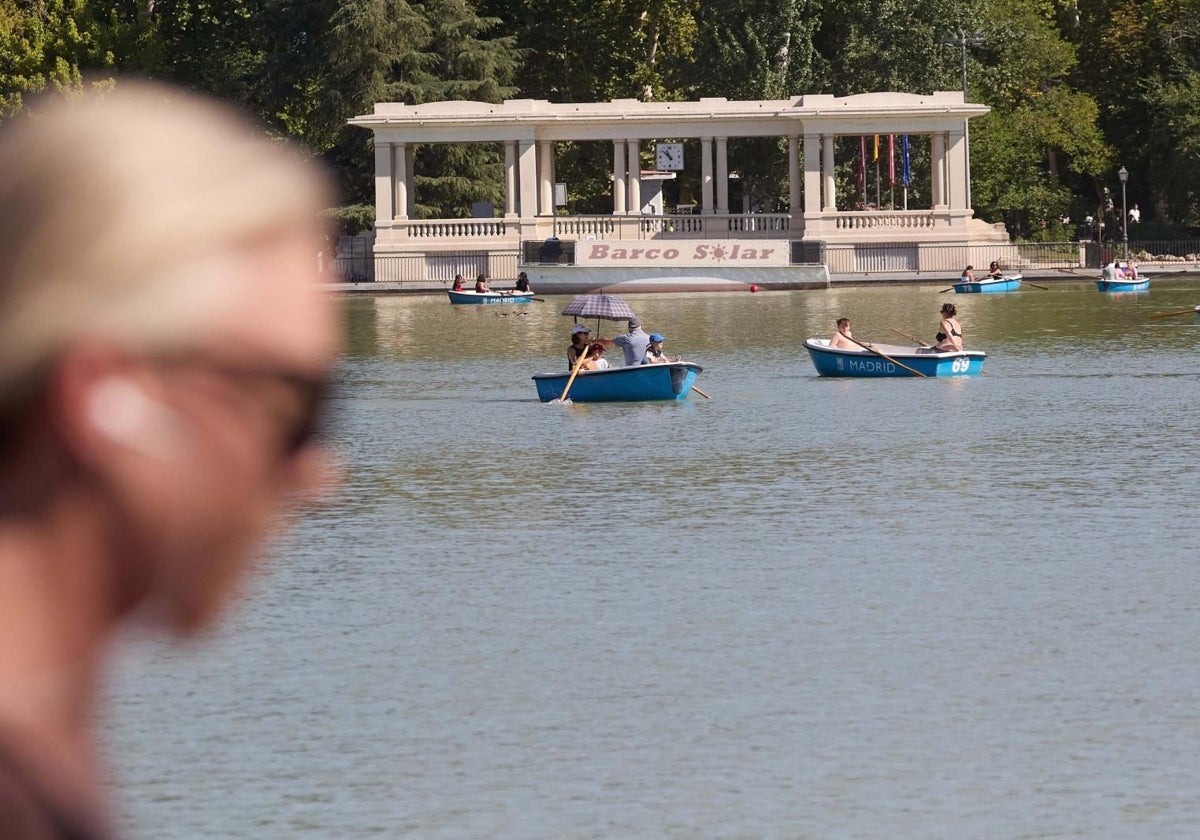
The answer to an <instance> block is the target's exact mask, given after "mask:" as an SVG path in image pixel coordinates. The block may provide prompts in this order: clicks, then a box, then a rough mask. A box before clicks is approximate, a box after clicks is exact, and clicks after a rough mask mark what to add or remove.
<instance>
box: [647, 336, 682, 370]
mask: <svg viewBox="0 0 1200 840" xmlns="http://www.w3.org/2000/svg"><path fill="white" fill-rule="evenodd" d="M664 341H666V339H665V338H663V337H662V335H660V334H659V333H650V346H649V347H647V348H646V355H645V356H643V357H642V364H644V365H669V364H671V362H678V361H682V360H681V359H680V358H679V357H678V356H676V357H675V358H674V359H669V358H667V356H666V354H664V353H663V349H662V348H663V342H664Z"/></svg>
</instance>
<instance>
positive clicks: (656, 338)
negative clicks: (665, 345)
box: [650, 333, 663, 341]
mask: <svg viewBox="0 0 1200 840" xmlns="http://www.w3.org/2000/svg"><path fill="white" fill-rule="evenodd" d="M650 340H651V341H662V340H663V337H662V336H661V335H660V334H658V333H650Z"/></svg>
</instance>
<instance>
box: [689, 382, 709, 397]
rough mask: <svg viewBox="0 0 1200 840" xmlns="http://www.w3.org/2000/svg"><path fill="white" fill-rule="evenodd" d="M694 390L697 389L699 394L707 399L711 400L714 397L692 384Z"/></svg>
mask: <svg viewBox="0 0 1200 840" xmlns="http://www.w3.org/2000/svg"><path fill="white" fill-rule="evenodd" d="M692 390H693V391H695V392H696V393H697V394H699V395H700V396H702V397H704V399H706V400H711V399H712V397H710V396H709V395H708V394H706V393H704V392H703V391H701V390H700V389H699V388H697V387H696V386H695V385H693V386H692Z"/></svg>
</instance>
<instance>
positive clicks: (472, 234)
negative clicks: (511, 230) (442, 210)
mask: <svg viewBox="0 0 1200 840" xmlns="http://www.w3.org/2000/svg"><path fill="white" fill-rule="evenodd" d="M404 230H405V232H406V233H407V234H408V237H409V238H410V239H502V238H504V237H505V236H506V235H507V226H506V224H505V221H504V219H431V220H429V221H410V222H408V223H407V224H405V225H404Z"/></svg>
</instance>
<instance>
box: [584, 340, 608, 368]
mask: <svg viewBox="0 0 1200 840" xmlns="http://www.w3.org/2000/svg"><path fill="white" fill-rule="evenodd" d="M583 369H584V370H608V359H606V358H604V345H603V344H601V343H600V342H599V341H597V342H595V343H594V344H592V346H591V347H590V348H589V349H588V356H587V359H585V360H584V362H583Z"/></svg>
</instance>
